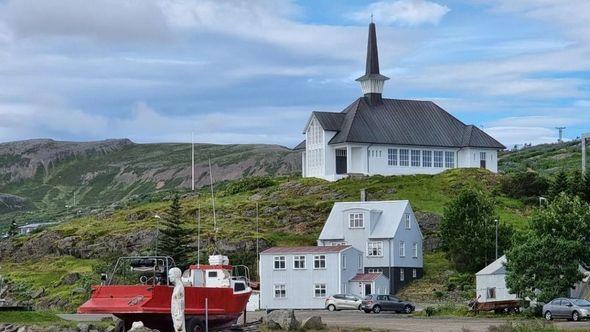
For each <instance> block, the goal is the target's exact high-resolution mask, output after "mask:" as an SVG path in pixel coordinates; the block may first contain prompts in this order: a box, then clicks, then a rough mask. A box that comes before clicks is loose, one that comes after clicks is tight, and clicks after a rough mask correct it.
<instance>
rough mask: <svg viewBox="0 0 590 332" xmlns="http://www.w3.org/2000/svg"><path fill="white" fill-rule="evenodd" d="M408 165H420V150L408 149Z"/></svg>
mask: <svg viewBox="0 0 590 332" xmlns="http://www.w3.org/2000/svg"><path fill="white" fill-rule="evenodd" d="M410 165H411V166H412V167H420V166H421V165H422V151H421V150H415V149H412V150H410Z"/></svg>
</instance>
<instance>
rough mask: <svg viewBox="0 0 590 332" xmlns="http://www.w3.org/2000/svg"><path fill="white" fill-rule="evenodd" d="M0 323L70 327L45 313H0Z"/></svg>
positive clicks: (67, 323)
mask: <svg viewBox="0 0 590 332" xmlns="http://www.w3.org/2000/svg"><path fill="white" fill-rule="evenodd" d="M0 323H11V324H27V325H37V326H47V325H56V326H70V325H72V323H71V322H68V321H65V320H63V319H61V318H59V317H57V316H56V315H55V314H54V313H51V312H46V311H0Z"/></svg>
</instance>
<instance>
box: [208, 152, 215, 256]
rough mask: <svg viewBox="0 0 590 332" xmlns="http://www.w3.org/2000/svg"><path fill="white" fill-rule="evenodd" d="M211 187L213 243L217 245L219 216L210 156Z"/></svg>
mask: <svg viewBox="0 0 590 332" xmlns="http://www.w3.org/2000/svg"><path fill="white" fill-rule="evenodd" d="M209 186H210V187H211V206H212V207H213V232H214V233H213V242H214V243H215V245H217V216H216V214H215V193H214V192H213V170H212V168H211V157H210V156H209Z"/></svg>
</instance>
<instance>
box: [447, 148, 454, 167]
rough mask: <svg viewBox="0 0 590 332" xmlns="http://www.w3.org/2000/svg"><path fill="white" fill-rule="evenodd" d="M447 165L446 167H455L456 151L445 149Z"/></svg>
mask: <svg viewBox="0 0 590 332" xmlns="http://www.w3.org/2000/svg"><path fill="white" fill-rule="evenodd" d="M445 167H446V168H454V167H455V152H449V151H445Z"/></svg>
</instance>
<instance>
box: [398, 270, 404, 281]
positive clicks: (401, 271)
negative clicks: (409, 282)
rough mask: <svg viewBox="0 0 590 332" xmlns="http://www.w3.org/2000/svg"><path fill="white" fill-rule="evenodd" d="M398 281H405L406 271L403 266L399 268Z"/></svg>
mask: <svg viewBox="0 0 590 332" xmlns="http://www.w3.org/2000/svg"><path fill="white" fill-rule="evenodd" d="M399 281H406V271H405V270H404V268H401V269H399Z"/></svg>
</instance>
